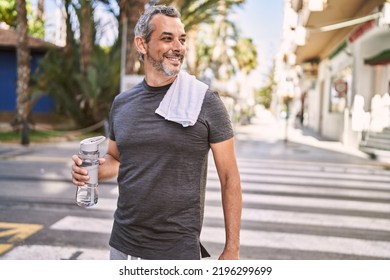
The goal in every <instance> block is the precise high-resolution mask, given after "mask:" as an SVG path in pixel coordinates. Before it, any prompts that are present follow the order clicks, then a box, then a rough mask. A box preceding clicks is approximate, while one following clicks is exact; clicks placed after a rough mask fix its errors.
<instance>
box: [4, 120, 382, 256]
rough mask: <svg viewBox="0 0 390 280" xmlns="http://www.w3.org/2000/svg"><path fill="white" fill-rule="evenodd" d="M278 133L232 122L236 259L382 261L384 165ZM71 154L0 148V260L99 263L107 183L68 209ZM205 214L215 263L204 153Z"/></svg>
mask: <svg viewBox="0 0 390 280" xmlns="http://www.w3.org/2000/svg"><path fill="white" fill-rule="evenodd" d="M283 132H284V130H283V126H281V125H280V124H279V123H278V122H276V121H275V120H273V119H272V118H271V117H270V116H266V115H265V116H264V118H260V119H259V120H256V121H255V123H254V124H251V125H248V126H243V127H236V153H237V158H238V164H239V169H240V173H241V181H242V188H243V206H244V208H243V215H242V231H241V244H242V247H241V259H246V260H249V259H268V260H270V259H271V260H272V259H281V260H288V259H331V260H340V259H390V170H389V169H385V168H384V167H383V165H382V164H380V163H378V162H376V161H373V160H371V159H368V158H367V157H364V155H360V154H359V155H357V154H353V152H350V151H348V149H346V148H343V147H341V146H340V144H339V143H332V142H328V141H321V140H317V139H315V138H314V137H313V136H311V135H304V134H303V133H301V132H300V130H296V129H293V128H291V129H290V131H289V132H288V133H289V140H288V141H287V142H286V141H284V137H285V135H284V134H283ZM300 133H301V134H300ZM103 149H104V147H103ZM77 151H78V142H61V143H49V144H34V145H31V146H30V147H27V148H25V147H20V146H19V145H5V144H0V260H8V259H12V260H15V259H17V260H22V259H23V260H46V259H53V260H60V259H88V260H92V259H98V260H105V259H108V240H109V235H110V230H111V225H112V221H113V218H112V217H113V212H114V210H115V205H116V196H117V186H116V183H115V180H111V181H108V182H102V183H100V186H99V190H100V193H99V195H100V197H99V201H98V204H97V205H96V206H94V207H92V208H89V209H82V208H80V207H78V206H77V205H76V204H75V201H74V200H75V191H76V189H75V187H74V186H73V185H72V183H71V180H70V177H71V176H70V166H71V160H70V157H71V155H72V154H74V153H77ZM205 211H206V213H205V220H204V226H203V232H202V236H201V237H202V238H201V241H202V243H203V245H204V246H205V247H206V248H207V249H208V250H209V252H210V253H211V255H212V257H211V258H212V259H217V258H218V254H219V253H220V252H221V251H222V248H223V245H224V235H225V233H224V226H223V215H222V207H221V201H220V190H219V181H218V176H217V173H216V170H215V167H214V165H213V160H212V156H210V160H209V176H208V185H207V194H206V210H205Z"/></svg>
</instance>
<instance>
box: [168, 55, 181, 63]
mask: <svg viewBox="0 0 390 280" xmlns="http://www.w3.org/2000/svg"><path fill="white" fill-rule="evenodd" d="M165 58H166V59H168V60H169V61H172V62H177V63H180V62H181V61H182V60H183V57H182V56H165Z"/></svg>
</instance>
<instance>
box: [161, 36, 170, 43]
mask: <svg viewBox="0 0 390 280" xmlns="http://www.w3.org/2000/svg"><path fill="white" fill-rule="evenodd" d="M162 39H163V41H166V42H169V41H172V38H171V37H163V38H162Z"/></svg>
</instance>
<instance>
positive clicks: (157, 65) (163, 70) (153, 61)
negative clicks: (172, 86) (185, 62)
mask: <svg viewBox="0 0 390 280" xmlns="http://www.w3.org/2000/svg"><path fill="white" fill-rule="evenodd" d="M147 59H148V61H149V62H150V63H151V64H152V66H153V67H154V68H155V69H156V70H157V71H159V72H161V73H163V74H165V75H166V76H168V77H173V76H176V75H177V74H179V71H178V70H171V69H169V67H168V66H167V65H166V64H165V63H164V62H162V61H158V60H156V59H154V58H153V57H151V56H150V55H148V56H147Z"/></svg>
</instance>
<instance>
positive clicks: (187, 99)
mask: <svg viewBox="0 0 390 280" xmlns="http://www.w3.org/2000/svg"><path fill="white" fill-rule="evenodd" d="M207 89H208V85H207V84H205V83H203V82H201V81H199V80H197V79H196V78H195V76H193V75H190V74H188V73H187V72H185V71H180V72H179V74H178V75H177V78H176V80H175V81H174V82H173V84H172V85H171V86H170V88H169V89H168V91H167V93H166V94H165V96H164V98H163V100H162V101H161V102H160V105H159V106H158V108H157V109H156V113H157V114H159V115H160V116H162V117H164V118H165V119H166V120H168V121H173V122H177V123H179V124H181V125H182V126H183V127H187V126H193V125H194V124H195V123H196V121H197V120H198V116H199V113H200V109H201V108H202V104H203V99H204V96H205V94H206V92H207Z"/></svg>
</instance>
